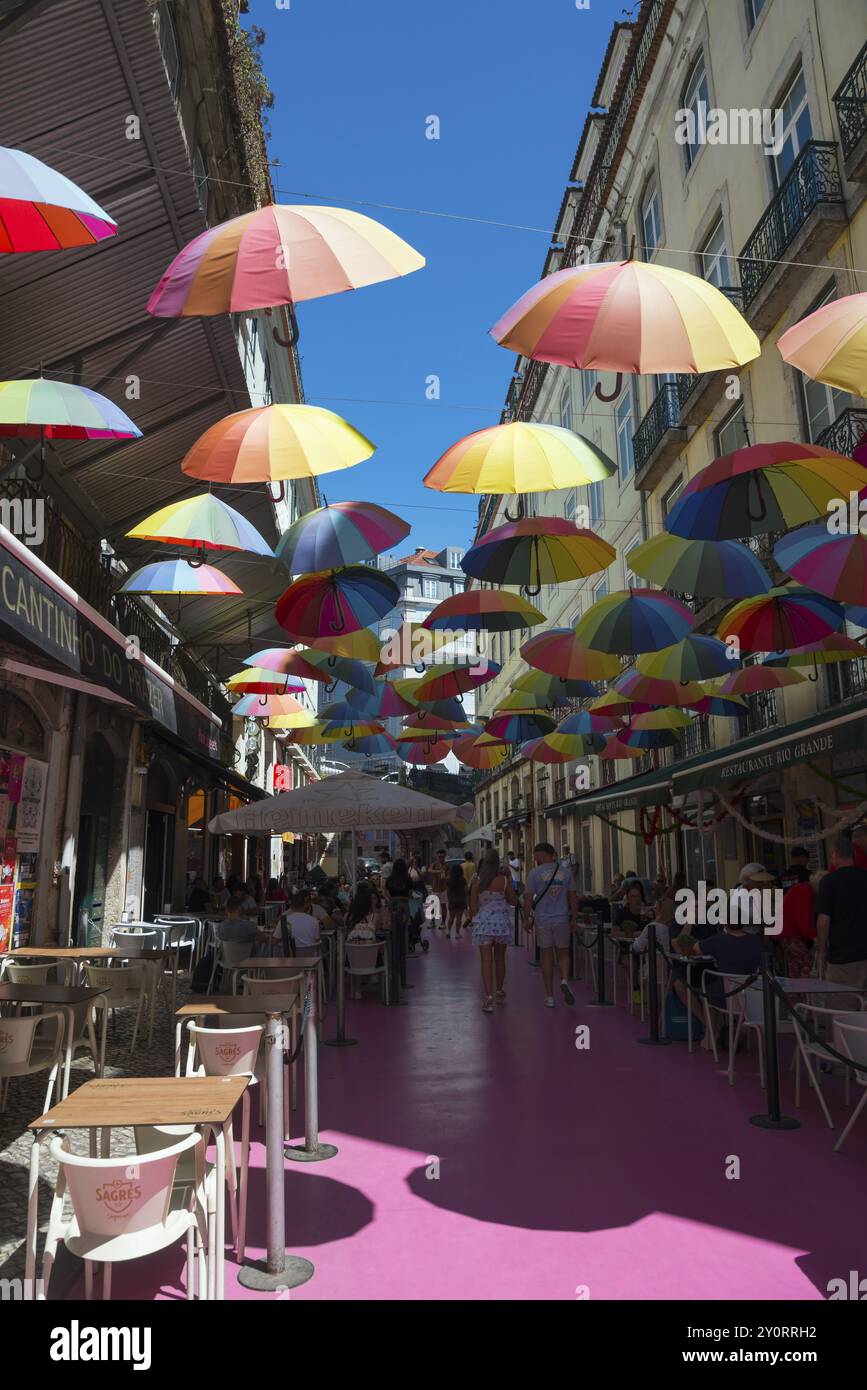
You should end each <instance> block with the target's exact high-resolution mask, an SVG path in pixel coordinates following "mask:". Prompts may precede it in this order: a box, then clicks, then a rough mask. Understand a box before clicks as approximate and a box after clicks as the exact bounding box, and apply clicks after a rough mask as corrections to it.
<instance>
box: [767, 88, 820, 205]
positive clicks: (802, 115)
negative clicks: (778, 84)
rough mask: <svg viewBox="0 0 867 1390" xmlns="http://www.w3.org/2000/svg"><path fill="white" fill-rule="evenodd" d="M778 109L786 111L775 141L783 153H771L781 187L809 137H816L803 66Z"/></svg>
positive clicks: (773, 171) (776, 178)
mask: <svg viewBox="0 0 867 1390" xmlns="http://www.w3.org/2000/svg"><path fill="white" fill-rule="evenodd" d="M779 109H780V110H782V113H783V127H782V131H781V133H780V138H779V140H777V141H776V142H775V143H776V144H777V145H778V146H779V147H780V153H779V154H777V155H771V170H772V173H773V176H774V187H775V188H779V186H780V184H781V183H782V182H783V179H784V178H785V177H786V175H787V174H788V172H789V170H790V169H791V167H792V165H793V164H794V162H795V160H796V159H797V157H798V155H799V154H800V152H801V150H802V149H803V148H804V146H805V145H806V143H807V141H808V140H811V139H812V138H813V122H812V121H811V119H810V108H809V106H808V105H807V88H806V86H805V84H804V73H803V70H802V69H801V68H799V69H798V72H797V75H796V76H795V78H794V79H793V81H792V83H791V85H790V87H789V90H788V91H787V92H786V94H785V96H784V97H783V99H782V101H781V102H780V103H779Z"/></svg>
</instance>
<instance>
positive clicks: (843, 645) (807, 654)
mask: <svg viewBox="0 0 867 1390" xmlns="http://www.w3.org/2000/svg"><path fill="white" fill-rule="evenodd" d="M865 616H867V615H865ZM846 617H847V619H849V611H848V610H847V612H846ZM863 657H864V648H863V647H862V645H861V643H860V642H856V640H855V638H854V637H846V636H844V634H843V633H842V632H832V633H831V635H830V636H829V637H820V638H819V640H818V642H808V643H807V644H806V645H805V646H803V647H793V648H792V650H791V651H788V652H782V653H781V654H780V655H779V656H772V657H768V659H767V660H766V662H765V666H785V667H791V668H797V667H799V666H812V667H813V672H814V674H813V675H810V676H808V677H807V679H808V680H817V679H818V675H817V674H816V670H817V667H819V666H830V665H833V664H834V663H835V662H838V661H857V660H859V659H863Z"/></svg>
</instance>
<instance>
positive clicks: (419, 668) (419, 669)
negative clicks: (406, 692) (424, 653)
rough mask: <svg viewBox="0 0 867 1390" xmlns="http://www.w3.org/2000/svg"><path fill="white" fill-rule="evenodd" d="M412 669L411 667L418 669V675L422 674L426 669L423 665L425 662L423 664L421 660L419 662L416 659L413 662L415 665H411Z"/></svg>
mask: <svg viewBox="0 0 867 1390" xmlns="http://www.w3.org/2000/svg"><path fill="white" fill-rule="evenodd" d="M412 669H413V670H414V671H418V673H419V675H420V676H423V675H424V673H425V671H426V670H427V667H426V666H425V664H424V662H423V661H422V662H420V663H419V662H418V661H417V662H416V663H415V665H414V666H413V668H412Z"/></svg>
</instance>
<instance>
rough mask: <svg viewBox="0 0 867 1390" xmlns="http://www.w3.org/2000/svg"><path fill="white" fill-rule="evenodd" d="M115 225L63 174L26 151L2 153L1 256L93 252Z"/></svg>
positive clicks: (3, 150) (0, 167)
mask: <svg viewBox="0 0 867 1390" xmlns="http://www.w3.org/2000/svg"><path fill="white" fill-rule="evenodd" d="M116 232H117V223H116V222H115V220H114V218H113V217H109V215H108V213H107V212H104V211H103V210H102V208H101V207H100V206H99V204H98V203H95V202H94V201H93V199H92V198H89V197H88V195H87V194H86V193H83V192H82V190H81V189H80V188H79V187H78V185H77V184H74V183H73V182H72V180H71V179H68V178H66V176H65V175H64V174H59V173H58V172H57V170H56V169H52V168H51V167H50V166H49V165H48V164H43V163H42V160H41V159H36V158H35V157H34V156H33V155H32V154H27V153H26V151H25V150H13V149H10V148H8V147H7V146H3V147H0V255H2V254H3V253H7V252H10V251H58V250H63V251H65V250H67V249H69V248H71V247H75V246H92V245H93V244H94V242H97V241H104V240H105V238H106V237H110V236H114V235H115V233H116Z"/></svg>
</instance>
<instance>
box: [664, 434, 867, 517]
mask: <svg viewBox="0 0 867 1390" xmlns="http://www.w3.org/2000/svg"><path fill="white" fill-rule="evenodd" d="M865 487H867V468H865V467H864V466H863V464H860V463H856V462H855V461H854V459H849V458H844V457H843V455H842V454H835V453H833V452H832V451H831V450H830V449H822V448H820V447H819V445H818V444H800V443H793V442H792V441H791V440H781V441H779V442H778V443H776V444H751V445H748V446H747V447H746V448H744V449H735V451H734V452H733V453H731V454H724V455H723V456H722V458H718V459H714V461H713V463H711V464H709V465H708V467H707V468H703V469H702V470H701V472H700V473H696V475H695V477H694V478H691V479H690V481H689V482H688V483H687V485H686V487H685V488H684V490H683V492H682V493H681V494H680V497H678V499H677V501H676V502H675V504H674V506H673V507H672V509H671V511H670V512H669V513H668V516H667V517H666V518H665V529H666V531H670V532H672V533H673V534H674V535H676V536H685V537H687V538H688V539H690V540H707V541H714V540H732V539H735V538H736V537H738V536H758V535H763V534H764V533H765V532H767V531H788V530H789V529H790V528H791V527H792V526H800V525H801V523H802V522H804V521H815V519H816V518H817V517H820V516H824V515H825V514H826V512H827V511H828V506H829V503H833V502H834V501H835V499H838V498H840V497H846V498H847V497H848V496H849V493H850V492H857V493H860V492H861V491H862V489H863V488H865Z"/></svg>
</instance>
